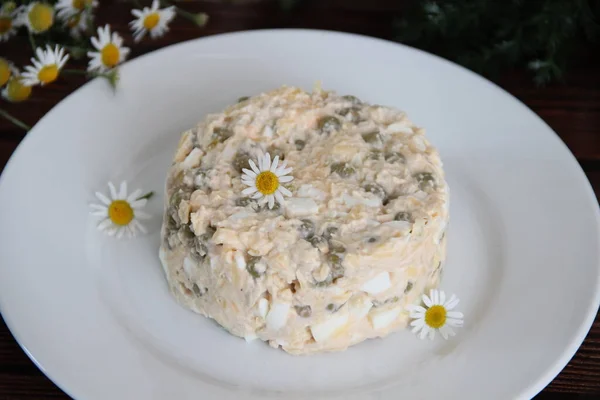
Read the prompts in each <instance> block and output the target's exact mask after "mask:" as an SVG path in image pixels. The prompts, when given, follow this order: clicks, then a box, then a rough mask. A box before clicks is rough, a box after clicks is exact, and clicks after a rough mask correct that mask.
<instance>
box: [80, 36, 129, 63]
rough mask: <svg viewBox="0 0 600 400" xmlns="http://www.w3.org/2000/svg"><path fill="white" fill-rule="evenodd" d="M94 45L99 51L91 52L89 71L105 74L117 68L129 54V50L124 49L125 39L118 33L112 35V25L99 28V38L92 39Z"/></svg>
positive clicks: (89, 54) (89, 55)
mask: <svg viewBox="0 0 600 400" xmlns="http://www.w3.org/2000/svg"><path fill="white" fill-rule="evenodd" d="M91 42H92V45H93V46H94V47H95V48H96V50H98V51H89V52H88V57H90V58H91V60H90V62H89V64H88V68H87V69H88V71H90V72H91V71H98V72H105V71H108V70H109V69H111V68H114V67H116V66H117V65H119V64H120V63H122V62H123V61H125V59H126V58H127V55H128V54H129V49H128V48H127V47H123V38H121V36H119V34H118V33H116V32H113V33H112V35H111V33H110V25H105V26H104V28H102V27H100V28H98V38H96V37H92V39H91Z"/></svg>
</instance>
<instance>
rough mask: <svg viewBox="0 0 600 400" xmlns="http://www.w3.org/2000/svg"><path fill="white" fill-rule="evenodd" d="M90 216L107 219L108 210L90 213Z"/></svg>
mask: <svg viewBox="0 0 600 400" xmlns="http://www.w3.org/2000/svg"><path fill="white" fill-rule="evenodd" d="M90 214H91V215H93V216H94V217H107V216H108V210H96V211H92V212H90Z"/></svg>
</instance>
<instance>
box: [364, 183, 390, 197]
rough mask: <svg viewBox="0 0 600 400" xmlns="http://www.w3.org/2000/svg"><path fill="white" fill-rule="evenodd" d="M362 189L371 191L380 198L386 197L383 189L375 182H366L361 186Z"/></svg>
mask: <svg viewBox="0 0 600 400" xmlns="http://www.w3.org/2000/svg"><path fill="white" fill-rule="evenodd" d="M363 189H365V191H367V192H369V193H373V194H374V195H375V196H377V197H379V198H381V199H385V198H386V197H387V194H386V193H385V189H384V188H383V187H382V186H381V185H378V184H377V183H367V184H366V185H365V186H363Z"/></svg>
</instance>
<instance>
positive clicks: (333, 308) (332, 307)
mask: <svg viewBox="0 0 600 400" xmlns="http://www.w3.org/2000/svg"><path fill="white" fill-rule="evenodd" d="M342 306H343V304H342V305H335V304H333V303H329V304H327V307H325V309H326V310H327V311H329V312H332V313H334V312H336V311H338V310H339V309H340V308H342Z"/></svg>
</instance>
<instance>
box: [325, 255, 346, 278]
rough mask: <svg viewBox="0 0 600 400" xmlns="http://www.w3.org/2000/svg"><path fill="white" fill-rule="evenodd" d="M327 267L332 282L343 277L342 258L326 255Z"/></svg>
mask: <svg viewBox="0 0 600 400" xmlns="http://www.w3.org/2000/svg"><path fill="white" fill-rule="evenodd" d="M327 258H328V261H329V267H330V268H331V277H332V278H333V280H335V279H338V278H341V277H342V276H344V267H343V266H342V258H341V257H340V256H339V255H337V254H332V253H329V254H328V255H327Z"/></svg>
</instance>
